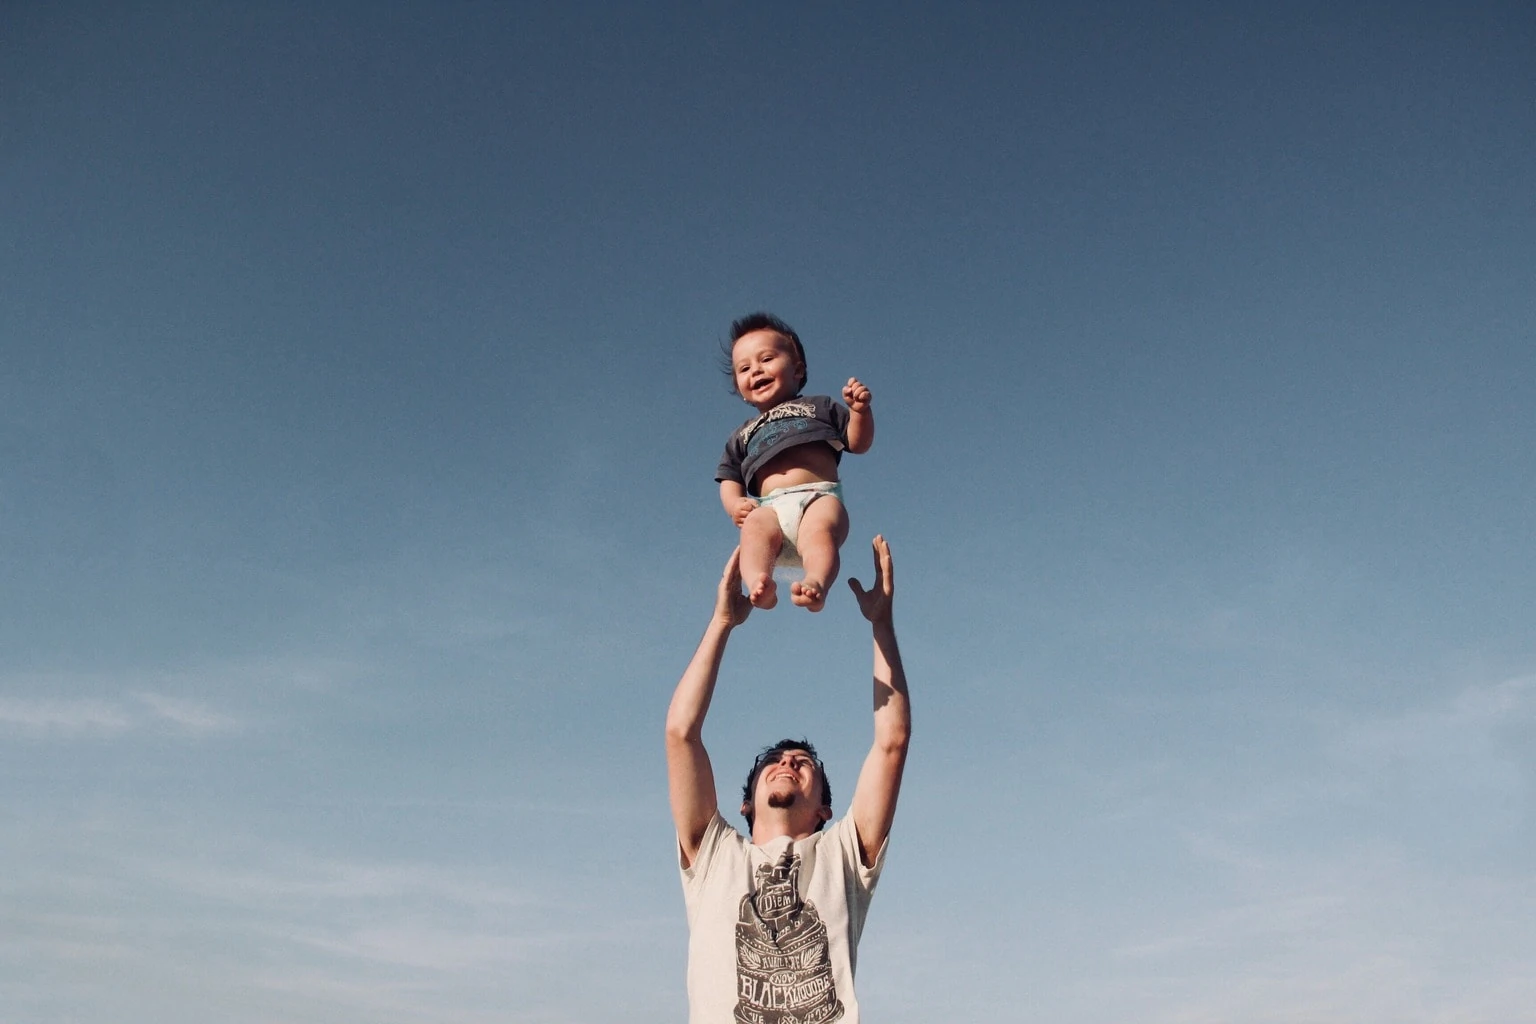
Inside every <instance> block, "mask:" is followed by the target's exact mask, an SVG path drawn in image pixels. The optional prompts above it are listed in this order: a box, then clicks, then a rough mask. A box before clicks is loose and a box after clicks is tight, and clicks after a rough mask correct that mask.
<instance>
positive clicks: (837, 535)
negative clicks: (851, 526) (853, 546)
mask: <svg viewBox="0 0 1536 1024" xmlns="http://www.w3.org/2000/svg"><path fill="white" fill-rule="evenodd" d="M847 539H848V510H847V509H845V508H844V507H843V502H842V499H840V498H838V497H837V496H836V495H834V494H826V495H822V496H821V497H819V498H817V499H816V500H815V501H813V502H811V503H810V504H809V505H807V506H805V512H804V513H803V514H802V515H801V517H800V537H799V547H800V549H801V550H802V551H804V550H805V548H806V545H807V544H810V545H812V546H815V545H817V544H818V543H822V544H829V545H830V546H831V547H832V548H833V549H834V550H835V549H837V548H840V547H842V546H843V541H845V540H847Z"/></svg>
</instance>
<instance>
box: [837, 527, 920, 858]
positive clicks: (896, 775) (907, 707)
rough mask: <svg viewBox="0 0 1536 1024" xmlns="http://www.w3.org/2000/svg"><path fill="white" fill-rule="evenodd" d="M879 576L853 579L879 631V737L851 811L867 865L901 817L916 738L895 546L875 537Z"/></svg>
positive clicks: (866, 614) (862, 604)
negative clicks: (899, 627)
mask: <svg viewBox="0 0 1536 1024" xmlns="http://www.w3.org/2000/svg"><path fill="white" fill-rule="evenodd" d="M874 547H875V582H874V585H873V586H872V587H871V588H870V589H869V590H867V591H866V590H865V589H864V587H863V586H862V585H861V584H860V583H859V581H858V580H856V579H849V580H848V586H849V587H850V588H852V590H853V594H854V597H856V598H857V599H858V602H859V611H860V612H862V613H863V615H864V617H865V618H866V619H868V620H869V622H870V625H871V627H872V628H873V632H874V637H875V669H874V673H875V741H874V743H873V745H871V746H870V748H869V756H868V757H866V758H865V759H864V767H863V768H862V769H860V771H859V782H858V785H857V786H856V787H855V788H854V791H853V803H852V804H851V805H850V807H849V813H850V814H852V815H853V824H854V827H855V828H857V829H858V832H859V846H860V848H861V851H862V853H863V856H864V866H865V867H869V866H870V865H872V864H873V863H874V862H875V857H876V856H878V855H879V853H880V847H882V846H884V845H885V837H886V836H887V835H889V834H890V831H891V822H892V821H893V820H894V819H895V817H896V798H897V796H899V795H900V793H901V773H902V771H903V769H905V768H906V764H907V745H908V743H910V742H911V738H912V706H911V704H910V703H909V702H908V700H907V675H906V672H904V671H903V670H902V667H901V651H900V650H898V649H897V647H896V627H895V626H894V625H893V624H892V621H891V600H892V598H893V597H894V596H895V592H896V587H895V581H894V579H893V577H892V572H891V546H890V545H889V544H887V543H886V542H885V538H884V537H876V538H875V541H874Z"/></svg>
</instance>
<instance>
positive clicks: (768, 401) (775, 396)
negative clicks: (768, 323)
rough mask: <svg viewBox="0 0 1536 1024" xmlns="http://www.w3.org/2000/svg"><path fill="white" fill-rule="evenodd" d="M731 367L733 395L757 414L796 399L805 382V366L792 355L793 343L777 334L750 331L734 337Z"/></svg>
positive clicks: (775, 332) (765, 331)
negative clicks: (739, 396)
mask: <svg viewBox="0 0 1536 1024" xmlns="http://www.w3.org/2000/svg"><path fill="white" fill-rule="evenodd" d="M731 365H732V369H733V371H734V373H735V378H736V393H737V394H739V395H741V397H742V398H744V399H746V400H747V402H749V403H750V404H752V405H754V406H756V407H757V411H758V412H766V411H767V410H769V409H771V408H773V407H774V406H775V405H778V404H779V403H780V402H782V401H784V400H785V399H786V398H793V397H795V395H796V393H798V392H799V390H800V386H801V385H802V384H803V383H804V382H805V367H804V366H803V365H801V363H800V360H799V359H798V358H796V356H795V346H794V344H793V343H792V342H791V341H790V340H789V339H788V338H786V337H784V335H782V334H780V333H778V332H777V331H770V330H762V331H752V332H751V333H749V334H743V335H742V336H741V337H739V338H737V339H736V344H734V345H732V346H731Z"/></svg>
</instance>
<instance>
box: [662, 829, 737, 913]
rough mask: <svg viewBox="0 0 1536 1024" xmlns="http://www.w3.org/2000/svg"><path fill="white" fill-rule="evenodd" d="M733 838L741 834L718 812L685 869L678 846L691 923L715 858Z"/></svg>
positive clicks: (686, 904) (684, 898)
mask: <svg viewBox="0 0 1536 1024" xmlns="http://www.w3.org/2000/svg"><path fill="white" fill-rule="evenodd" d="M732 836H739V834H738V833H737V832H736V830H735V829H733V828H731V826H730V825H728V824H726V822H725V819H724V818H722V817H720V812H719V811H716V812H715V816H714V817H713V818H710V819H709V824H708V825H705V826H704V835H703V836H702V837H701V838H700V839H699V850H698V852H697V853H695V854H694V855H693V863H691V864H689V865H688V866H687V867H683V848H682V844H681V843H679V844H678V846H677V868H678V871H679V873H681V875H682V878H683V903H684V905H685V906H686V907H687V910H688V920H689V923H692V921H693V914H694V910H695V908H696V901H697V898H698V894H699V893H700V892H701V891H702V890H703V888H704V881H705V879H707V878H708V877H709V872H710V870H711V869H712V868H713V867H714V864H715V858H716V857H717V856H718V855H719V853H720V848H721V846H722V845H724V844H725V843H729V842H731V837H732ZM738 841H739V838H738Z"/></svg>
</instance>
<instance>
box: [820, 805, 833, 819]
mask: <svg viewBox="0 0 1536 1024" xmlns="http://www.w3.org/2000/svg"><path fill="white" fill-rule="evenodd" d="M816 817H818V818H820V819H821V820H822V821H831V820H832V808H830V807H828V806H827V805H826V804H822V805H821V806H820V807H818V808H816Z"/></svg>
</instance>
